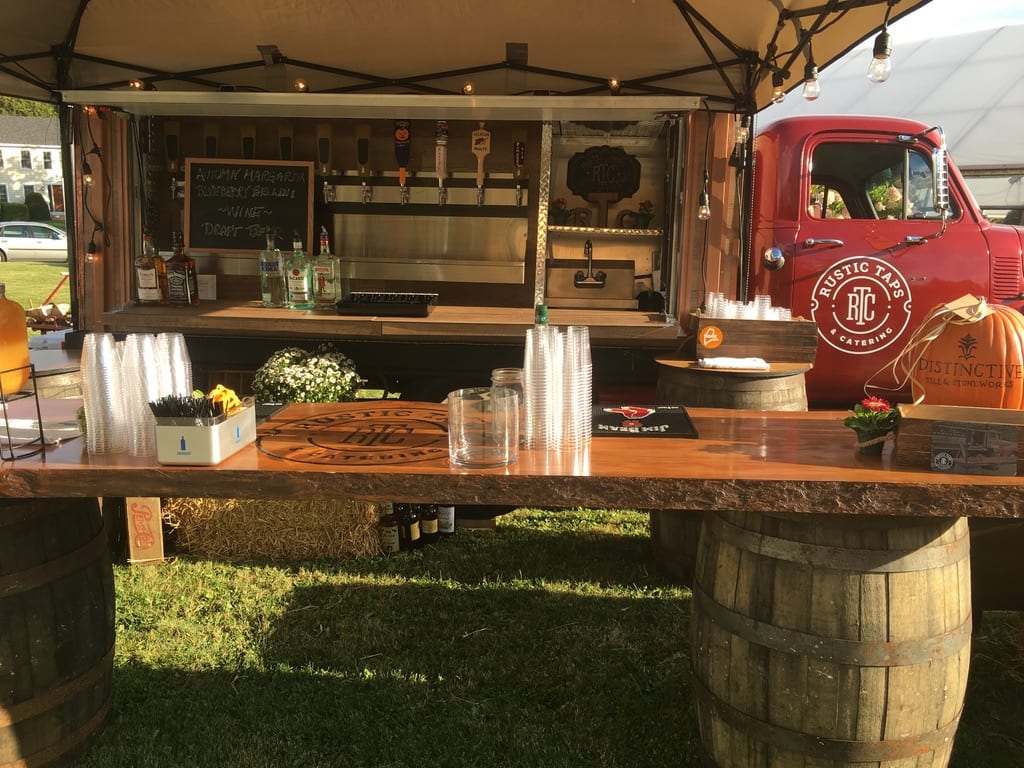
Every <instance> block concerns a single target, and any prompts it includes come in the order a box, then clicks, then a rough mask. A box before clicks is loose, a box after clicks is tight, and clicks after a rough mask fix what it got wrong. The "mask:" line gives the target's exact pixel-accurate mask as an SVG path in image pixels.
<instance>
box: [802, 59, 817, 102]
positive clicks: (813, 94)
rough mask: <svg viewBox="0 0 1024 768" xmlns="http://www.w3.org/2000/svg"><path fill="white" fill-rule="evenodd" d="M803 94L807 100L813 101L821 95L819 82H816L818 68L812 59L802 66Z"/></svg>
mask: <svg viewBox="0 0 1024 768" xmlns="http://www.w3.org/2000/svg"><path fill="white" fill-rule="evenodd" d="M803 96H804V98H805V99H807V100H808V101H814V100H815V99H817V98H818V97H819V96H821V83H819V82H818V68H817V67H816V66H814V59H811V60H810V61H808V62H807V66H806V67H805V68H804V90H803Z"/></svg>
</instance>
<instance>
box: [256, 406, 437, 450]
mask: <svg viewBox="0 0 1024 768" xmlns="http://www.w3.org/2000/svg"><path fill="white" fill-rule="evenodd" d="M265 427H269V429H267V431H265V432H261V434H260V435H259V437H258V438H257V446H258V447H259V449H260V450H261V451H263V452H264V453H266V454H268V455H270V456H274V457H275V458H279V459H286V460H288V461H297V462H301V463H303V464H329V465H336V466H365V465H372V464H414V463H416V462H420V461H431V460H433V459H439V458H447V457H448V410H447V409H446V408H445V407H444V406H440V405H439V406H432V405H428V404H425V403H415V404H410V403H403V404H401V405H397V404H396V405H388V404H381V405H367V406H366V407H365V408H355V409H347V410H343V411H334V412H330V413H322V414H319V415H317V416H314V417H311V418H308V419H294V420H292V421H285V422H280V423H277V422H268V423H267V424H266V425H265Z"/></svg>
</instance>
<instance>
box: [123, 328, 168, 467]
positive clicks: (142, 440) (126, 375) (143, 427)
mask: <svg viewBox="0 0 1024 768" xmlns="http://www.w3.org/2000/svg"><path fill="white" fill-rule="evenodd" d="M121 386H122V390H123V393H124V405H125V413H126V420H127V424H128V453H130V454H131V455H132V456H155V455H156V418H155V417H154V416H153V412H152V411H151V410H150V408H149V404H150V403H151V402H153V401H154V400H157V399H159V397H160V395H159V380H158V372H157V362H156V340H155V338H154V337H153V336H152V335H150V334H148V333H131V334H129V335H128V336H127V338H125V340H124V351H123V353H122V357H121Z"/></svg>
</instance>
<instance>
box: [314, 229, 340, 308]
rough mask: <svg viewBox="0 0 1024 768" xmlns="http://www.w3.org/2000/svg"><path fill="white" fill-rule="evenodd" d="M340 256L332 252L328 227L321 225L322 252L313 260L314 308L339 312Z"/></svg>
mask: <svg viewBox="0 0 1024 768" xmlns="http://www.w3.org/2000/svg"><path fill="white" fill-rule="evenodd" d="M339 271H340V269H339V265H338V258H337V257H336V256H335V255H334V254H333V253H331V243H330V240H329V238H328V236H327V227H320V253H319V254H318V255H317V257H316V261H315V262H313V308H314V309H316V310H320V311H322V312H337V311H338V307H337V304H338V299H339V298H341V297H340V296H339V295H338V272H339Z"/></svg>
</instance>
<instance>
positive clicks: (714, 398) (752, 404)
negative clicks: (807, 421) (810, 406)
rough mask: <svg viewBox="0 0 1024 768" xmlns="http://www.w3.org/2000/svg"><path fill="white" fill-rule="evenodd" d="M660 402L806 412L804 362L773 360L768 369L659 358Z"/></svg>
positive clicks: (658, 399) (806, 368) (753, 409)
mask: <svg viewBox="0 0 1024 768" xmlns="http://www.w3.org/2000/svg"><path fill="white" fill-rule="evenodd" d="M658 364H659V366H658V391H657V401H658V403H662V404H666V405H667V404H673V405H689V406H694V407H702V408H736V409H742V410H752V411H806V410H807V387H806V384H805V382H804V372H806V371H807V370H808V368H809V367H810V366H808V365H806V364H803V363H772V364H771V368H770V369H769V370H767V371H750V370H719V369H709V368H701V367H699V366H698V365H697V364H696V361H695V360H670V359H667V358H659V359H658Z"/></svg>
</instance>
